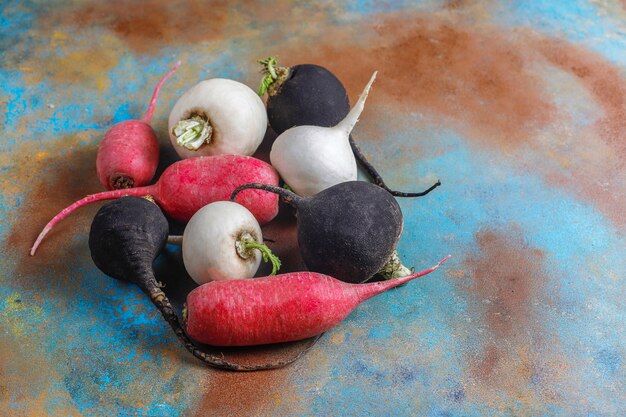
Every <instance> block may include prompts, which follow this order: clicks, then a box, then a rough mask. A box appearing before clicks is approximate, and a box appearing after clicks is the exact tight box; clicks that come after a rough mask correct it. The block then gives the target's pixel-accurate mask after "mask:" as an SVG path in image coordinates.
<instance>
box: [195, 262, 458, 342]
mask: <svg viewBox="0 0 626 417" xmlns="http://www.w3.org/2000/svg"><path fill="white" fill-rule="evenodd" d="M449 258H450V255H448V256H446V257H445V258H443V259H442V260H441V261H440V262H439V263H438V264H437V265H435V266H433V267H431V268H429V269H426V270H424V271H421V272H417V273H414V274H411V275H407V276H404V277H399V278H394V279H390V280H387V281H380V282H373V283H370V284H349V283H346V282H343V281H339V280H338V279H335V278H333V277H330V276H328V275H323V274H319V273H315V272H296V273H289V274H282V275H275V276H271V277H264V278H256V279H240V280H231V281H212V282H209V283H207V284H203V285H201V286H199V287H197V288H195V289H194V290H193V291H191V292H190V293H189V295H188V296H187V307H186V318H185V324H184V326H185V329H186V332H187V334H188V335H189V336H190V337H191V338H192V339H194V340H196V341H198V342H201V343H205V344H208V345H213V346H252V345H261V344H269V343H280V342H289V341H295V340H301V339H306V338H308V337H312V336H315V335H318V334H320V333H323V332H325V331H326V330H328V329H330V328H331V327H333V326H335V325H336V324H338V323H339V322H341V321H342V320H343V319H344V318H346V316H347V315H348V314H350V312H351V311H352V310H354V308H356V306H358V305H359V304H360V303H362V302H363V301H365V300H367V299H368V298H371V297H373V296H375V295H378V294H380V293H382V292H385V291H387V290H389V289H391V288H394V287H397V286H398V285H402V284H404V283H407V282H409V281H411V280H414V279H415V278H419V277H421V276H424V275H426V274H429V273H431V272H433V271H434V270H436V269H437V268H439V266H440V265H441V264H442V263H444V262H445V261H447V260H448V259H449Z"/></svg>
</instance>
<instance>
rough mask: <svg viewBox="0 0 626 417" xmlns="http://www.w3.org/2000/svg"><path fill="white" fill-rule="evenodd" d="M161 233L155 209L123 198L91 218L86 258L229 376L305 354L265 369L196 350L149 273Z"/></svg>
mask: <svg viewBox="0 0 626 417" xmlns="http://www.w3.org/2000/svg"><path fill="white" fill-rule="evenodd" d="M167 234H168V223H167V219H166V218H165V216H163V213H162V212H161V210H159V208H158V207H157V206H156V205H155V204H153V203H152V202H150V201H148V200H147V199H144V198H137V197H124V198H121V199H119V200H116V201H112V202H109V203H107V204H105V205H104V206H102V207H101V208H100V210H99V211H98V213H97V214H96V216H95V217H94V219H93V222H92V224H91V229H90V231H89V249H90V251H91V258H92V259H93V261H94V263H95V264H96V266H97V267H98V269H100V270H101V271H102V272H104V273H105V274H107V275H109V276H111V277H113V278H117V279H120V280H124V281H130V282H132V283H134V284H136V285H137V286H139V287H140V288H141V289H142V290H143V292H145V293H146V294H147V295H148V296H149V297H150V300H151V301H152V303H154V305H155V306H156V307H157V308H158V309H159V311H160V312H161V314H162V315H163V317H164V318H165V320H166V321H167V322H168V323H169V324H170V326H171V327H172V329H173V330H174V333H175V334H176V336H177V337H178V339H179V340H180V342H181V343H182V344H183V346H184V347H185V348H186V349H187V350H188V351H189V352H191V353H192V354H193V355H194V356H195V357H197V358H198V359H200V360H202V361H203V362H205V363H206V364H208V365H211V366H214V367H217V368H223V369H228V370H234V371H255V370H261V369H271V368H278V367H281V366H285V365H287V364H289V363H291V362H293V361H295V360H297V359H298V358H299V357H300V356H301V355H302V354H304V352H305V351H303V352H300V354H298V355H297V356H295V357H294V358H291V359H288V360H286V361H282V362H275V363H271V364H265V365H238V364H235V363H232V362H229V361H227V360H224V359H223V358H221V357H217V356H214V355H211V354H208V353H206V352H203V351H201V350H199V349H198V348H197V347H196V346H195V345H194V344H193V342H192V341H191V340H190V339H189V337H188V336H187V334H185V332H184V330H183V328H182V326H181V324H180V321H179V320H178V316H177V315H176V313H175V312H174V309H173V308H172V304H171V303H170V301H169V299H168V298H167V296H166V295H165V293H164V292H163V290H162V289H161V285H160V284H159V283H158V282H157V280H156V278H155V276H154V271H153V269H152V263H153V261H154V259H155V258H156V256H157V254H158V253H159V251H160V250H161V249H162V248H163V246H164V245H165V241H166V239H167Z"/></svg>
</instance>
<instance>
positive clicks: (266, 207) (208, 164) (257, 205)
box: [30, 155, 278, 255]
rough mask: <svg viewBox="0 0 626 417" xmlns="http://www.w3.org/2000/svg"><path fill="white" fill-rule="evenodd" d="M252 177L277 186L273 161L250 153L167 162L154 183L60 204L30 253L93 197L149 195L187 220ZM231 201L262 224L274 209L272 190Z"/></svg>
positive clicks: (170, 212) (176, 217)
mask: <svg viewBox="0 0 626 417" xmlns="http://www.w3.org/2000/svg"><path fill="white" fill-rule="evenodd" d="M252 182H263V183H267V184H272V185H276V186H277V185H278V174H277V173H276V171H275V170H274V168H272V166H271V165H269V164H268V163H266V162H263V161H261V160H260V159H256V158H253V157H251V156H244V155H215V156H203V157H198V158H189V159H184V160H182V161H178V162H175V163H173V164H172V165H170V166H169V167H168V168H167V169H166V170H165V171H163V174H162V175H161V178H159V180H158V181H157V182H156V183H155V184H153V185H149V186H146V187H137V188H128V189H123V190H113V191H105V192H102V193H98V194H92V195H88V196H87V197H85V198H83V199H82V200H79V201H77V202H75V203H74V204H72V205H70V206H68V207H67V208H65V209H63V210H62V211H61V212H60V213H59V214H57V215H56V216H54V218H53V219H52V220H50V221H49V222H48V224H47V225H46V226H45V227H44V228H43V230H42V231H41V233H40V234H39V236H38V237H37V240H36V241H35V243H34V245H33V247H32V248H31V250H30V254H31V255H34V254H35V252H36V251H37V248H38V247H39V245H40V244H41V242H42V240H43V239H44V238H45V237H46V235H47V234H48V233H49V232H50V230H52V228H53V227H54V226H55V225H56V224H57V223H59V222H60V221H61V220H63V219H64V218H66V217H67V216H68V215H69V214H70V213H72V212H73V211H74V210H76V209H78V208H80V207H83V206H85V205H87V204H90V203H93V202H95V201H101V200H113V199H115V198H119V197H123V196H145V195H150V196H152V197H153V198H154V200H155V201H156V203H157V204H158V205H159V206H160V207H161V209H162V210H163V211H164V212H165V213H166V214H167V215H169V216H170V217H172V218H173V219H174V220H177V221H180V222H187V221H189V219H191V216H193V215H194V214H195V213H196V212H197V211H198V210H200V209H201V208H202V207H204V206H206V205H207V204H209V203H213V202H215V201H227V200H228V199H229V198H230V195H231V193H232V192H233V191H234V190H235V189H236V188H237V187H239V186H241V185H243V184H248V183H252ZM235 201H236V202H238V203H239V204H241V205H242V206H244V207H246V208H247V209H248V210H250V212H251V213H252V214H253V215H254V217H255V218H256V219H257V221H258V222H259V224H261V225H264V224H265V223H268V222H269V221H270V220H272V219H273V218H274V217H276V214H278V196H277V195H276V194H272V193H266V192H264V191H261V190H245V191H244V192H242V193H241V194H240V195H238V196H237V199H236V200H235Z"/></svg>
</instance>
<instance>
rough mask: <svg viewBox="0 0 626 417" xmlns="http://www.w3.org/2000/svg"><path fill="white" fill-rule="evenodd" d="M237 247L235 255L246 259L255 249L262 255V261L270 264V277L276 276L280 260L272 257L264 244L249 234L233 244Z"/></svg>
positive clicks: (274, 256)
mask: <svg viewBox="0 0 626 417" xmlns="http://www.w3.org/2000/svg"><path fill="white" fill-rule="evenodd" d="M235 246H236V247H237V254H238V255H239V256H241V257H242V258H244V259H246V258H247V257H248V256H250V252H249V251H250V250H252V249H257V250H258V251H259V252H261V255H263V261H265V262H268V261H269V262H271V263H272V273H271V274H270V275H276V273H277V272H278V270H279V269H280V265H281V263H280V259H278V256H276V255H274V254H273V253H272V251H271V249H270V248H269V247H267V245H266V244H265V243H259V242H257V241H256V240H254V238H253V237H252V236H250V234H248V233H246V234H245V235H244V236H243V237H242V238H241V239H240V240H238V241H237V242H236V243H235Z"/></svg>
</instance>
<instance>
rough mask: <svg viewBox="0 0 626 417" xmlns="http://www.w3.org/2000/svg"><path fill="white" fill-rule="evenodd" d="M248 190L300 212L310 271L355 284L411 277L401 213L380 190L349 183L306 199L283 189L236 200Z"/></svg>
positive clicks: (301, 238) (301, 242)
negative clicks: (403, 254)
mask: <svg viewBox="0 0 626 417" xmlns="http://www.w3.org/2000/svg"><path fill="white" fill-rule="evenodd" d="M249 188H255V189H260V190H266V191H269V192H272V193H276V194H278V195H280V197H281V199H282V200H283V201H284V202H286V203H288V204H290V205H292V206H293V207H295V209H296V211H297V217H298V220H297V234H298V244H299V247H300V254H301V255H302V259H303V261H304V263H305V265H306V266H307V268H308V269H309V270H311V271H314V272H319V273H322V274H326V275H330V276H332V277H335V278H337V279H340V280H342V281H346V282H351V283H359V282H363V281H365V280H367V279H368V278H370V277H371V276H372V275H374V274H376V273H379V272H380V273H383V274H384V275H385V276H386V277H387V278H390V277H391V278H393V277H396V276H402V275H407V274H408V273H410V271H409V270H408V269H407V268H406V267H404V266H403V265H402V264H401V262H399V260H398V259H397V255H396V254H395V253H394V251H395V249H396V246H397V244H398V241H399V240H400V235H401V234H402V228H403V218H402V211H401V210H400V206H399V205H398V202H397V201H396V200H395V198H394V197H393V196H392V195H391V194H389V193H388V192H387V191H385V190H384V189H382V188H380V187H379V186H377V185H374V184H370V183H368V182H364V181H348V182H343V183H340V184H337V185H334V186H332V187H330V188H327V189H325V190H324V191H322V192H320V193H318V194H316V195H314V196H312V197H307V198H304V197H300V196H298V195H297V194H295V193H293V192H291V191H288V190H285V189H284V188H280V187H275V186H271V185H266V184H246V185H242V186H241V187H239V188H237V189H236V190H235V192H234V193H233V194H232V196H231V199H233V198H235V197H236V196H237V194H238V193H239V192H240V191H242V190H246V189H249Z"/></svg>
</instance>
